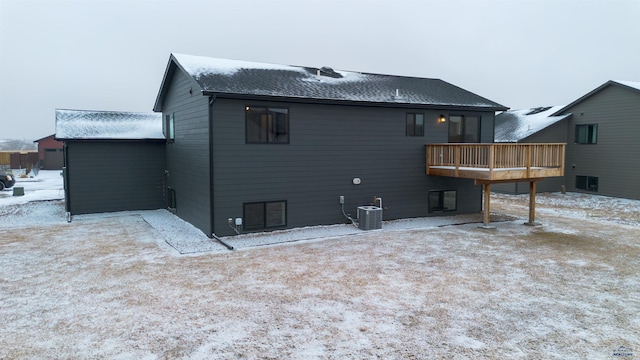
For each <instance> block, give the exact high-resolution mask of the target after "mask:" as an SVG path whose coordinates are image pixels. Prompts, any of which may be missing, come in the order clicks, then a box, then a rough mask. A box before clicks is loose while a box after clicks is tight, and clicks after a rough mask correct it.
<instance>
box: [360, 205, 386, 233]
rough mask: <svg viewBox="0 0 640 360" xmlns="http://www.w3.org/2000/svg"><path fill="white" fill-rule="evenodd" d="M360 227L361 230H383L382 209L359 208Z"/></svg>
mask: <svg viewBox="0 0 640 360" xmlns="http://www.w3.org/2000/svg"><path fill="white" fill-rule="evenodd" d="M358 227H359V228H360V229H361V230H374V229H382V208H380V207H377V206H359V207H358Z"/></svg>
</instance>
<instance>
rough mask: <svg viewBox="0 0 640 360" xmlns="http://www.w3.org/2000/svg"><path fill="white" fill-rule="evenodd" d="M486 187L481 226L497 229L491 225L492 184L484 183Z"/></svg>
mask: <svg viewBox="0 0 640 360" xmlns="http://www.w3.org/2000/svg"><path fill="white" fill-rule="evenodd" d="M482 186H483V188H484V199H483V200H484V214H483V220H482V225H480V226H479V228H482V229H495V228H496V227H495V226H492V225H490V222H491V184H490V183H484V184H482Z"/></svg>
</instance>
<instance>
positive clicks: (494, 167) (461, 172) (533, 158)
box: [427, 144, 565, 182]
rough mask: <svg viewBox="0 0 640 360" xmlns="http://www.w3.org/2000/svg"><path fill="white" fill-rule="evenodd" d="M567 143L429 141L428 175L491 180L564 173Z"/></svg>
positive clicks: (520, 178) (542, 176) (526, 178)
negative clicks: (457, 142) (430, 142)
mask: <svg viewBox="0 0 640 360" xmlns="http://www.w3.org/2000/svg"><path fill="white" fill-rule="evenodd" d="M564 147H565V144H428V145H427V175H433V176H450V177H458V178H467V179H478V180H485V181H492V182H500V181H527V180H529V179H542V178H545V177H552V176H563V175H564Z"/></svg>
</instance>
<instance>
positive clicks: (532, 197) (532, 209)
mask: <svg viewBox="0 0 640 360" xmlns="http://www.w3.org/2000/svg"><path fill="white" fill-rule="evenodd" d="M524 224H525V225H529V226H538V225H541V224H540V223H537V222H536V182H535V181H534V180H532V181H529V222H526V223H524Z"/></svg>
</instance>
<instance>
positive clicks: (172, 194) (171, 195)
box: [167, 188, 176, 211]
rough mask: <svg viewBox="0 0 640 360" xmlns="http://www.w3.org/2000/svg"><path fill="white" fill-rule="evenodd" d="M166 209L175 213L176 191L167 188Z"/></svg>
mask: <svg viewBox="0 0 640 360" xmlns="http://www.w3.org/2000/svg"><path fill="white" fill-rule="evenodd" d="M167 208H168V209H169V210H171V211H176V191H175V190H174V189H172V188H167Z"/></svg>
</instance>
